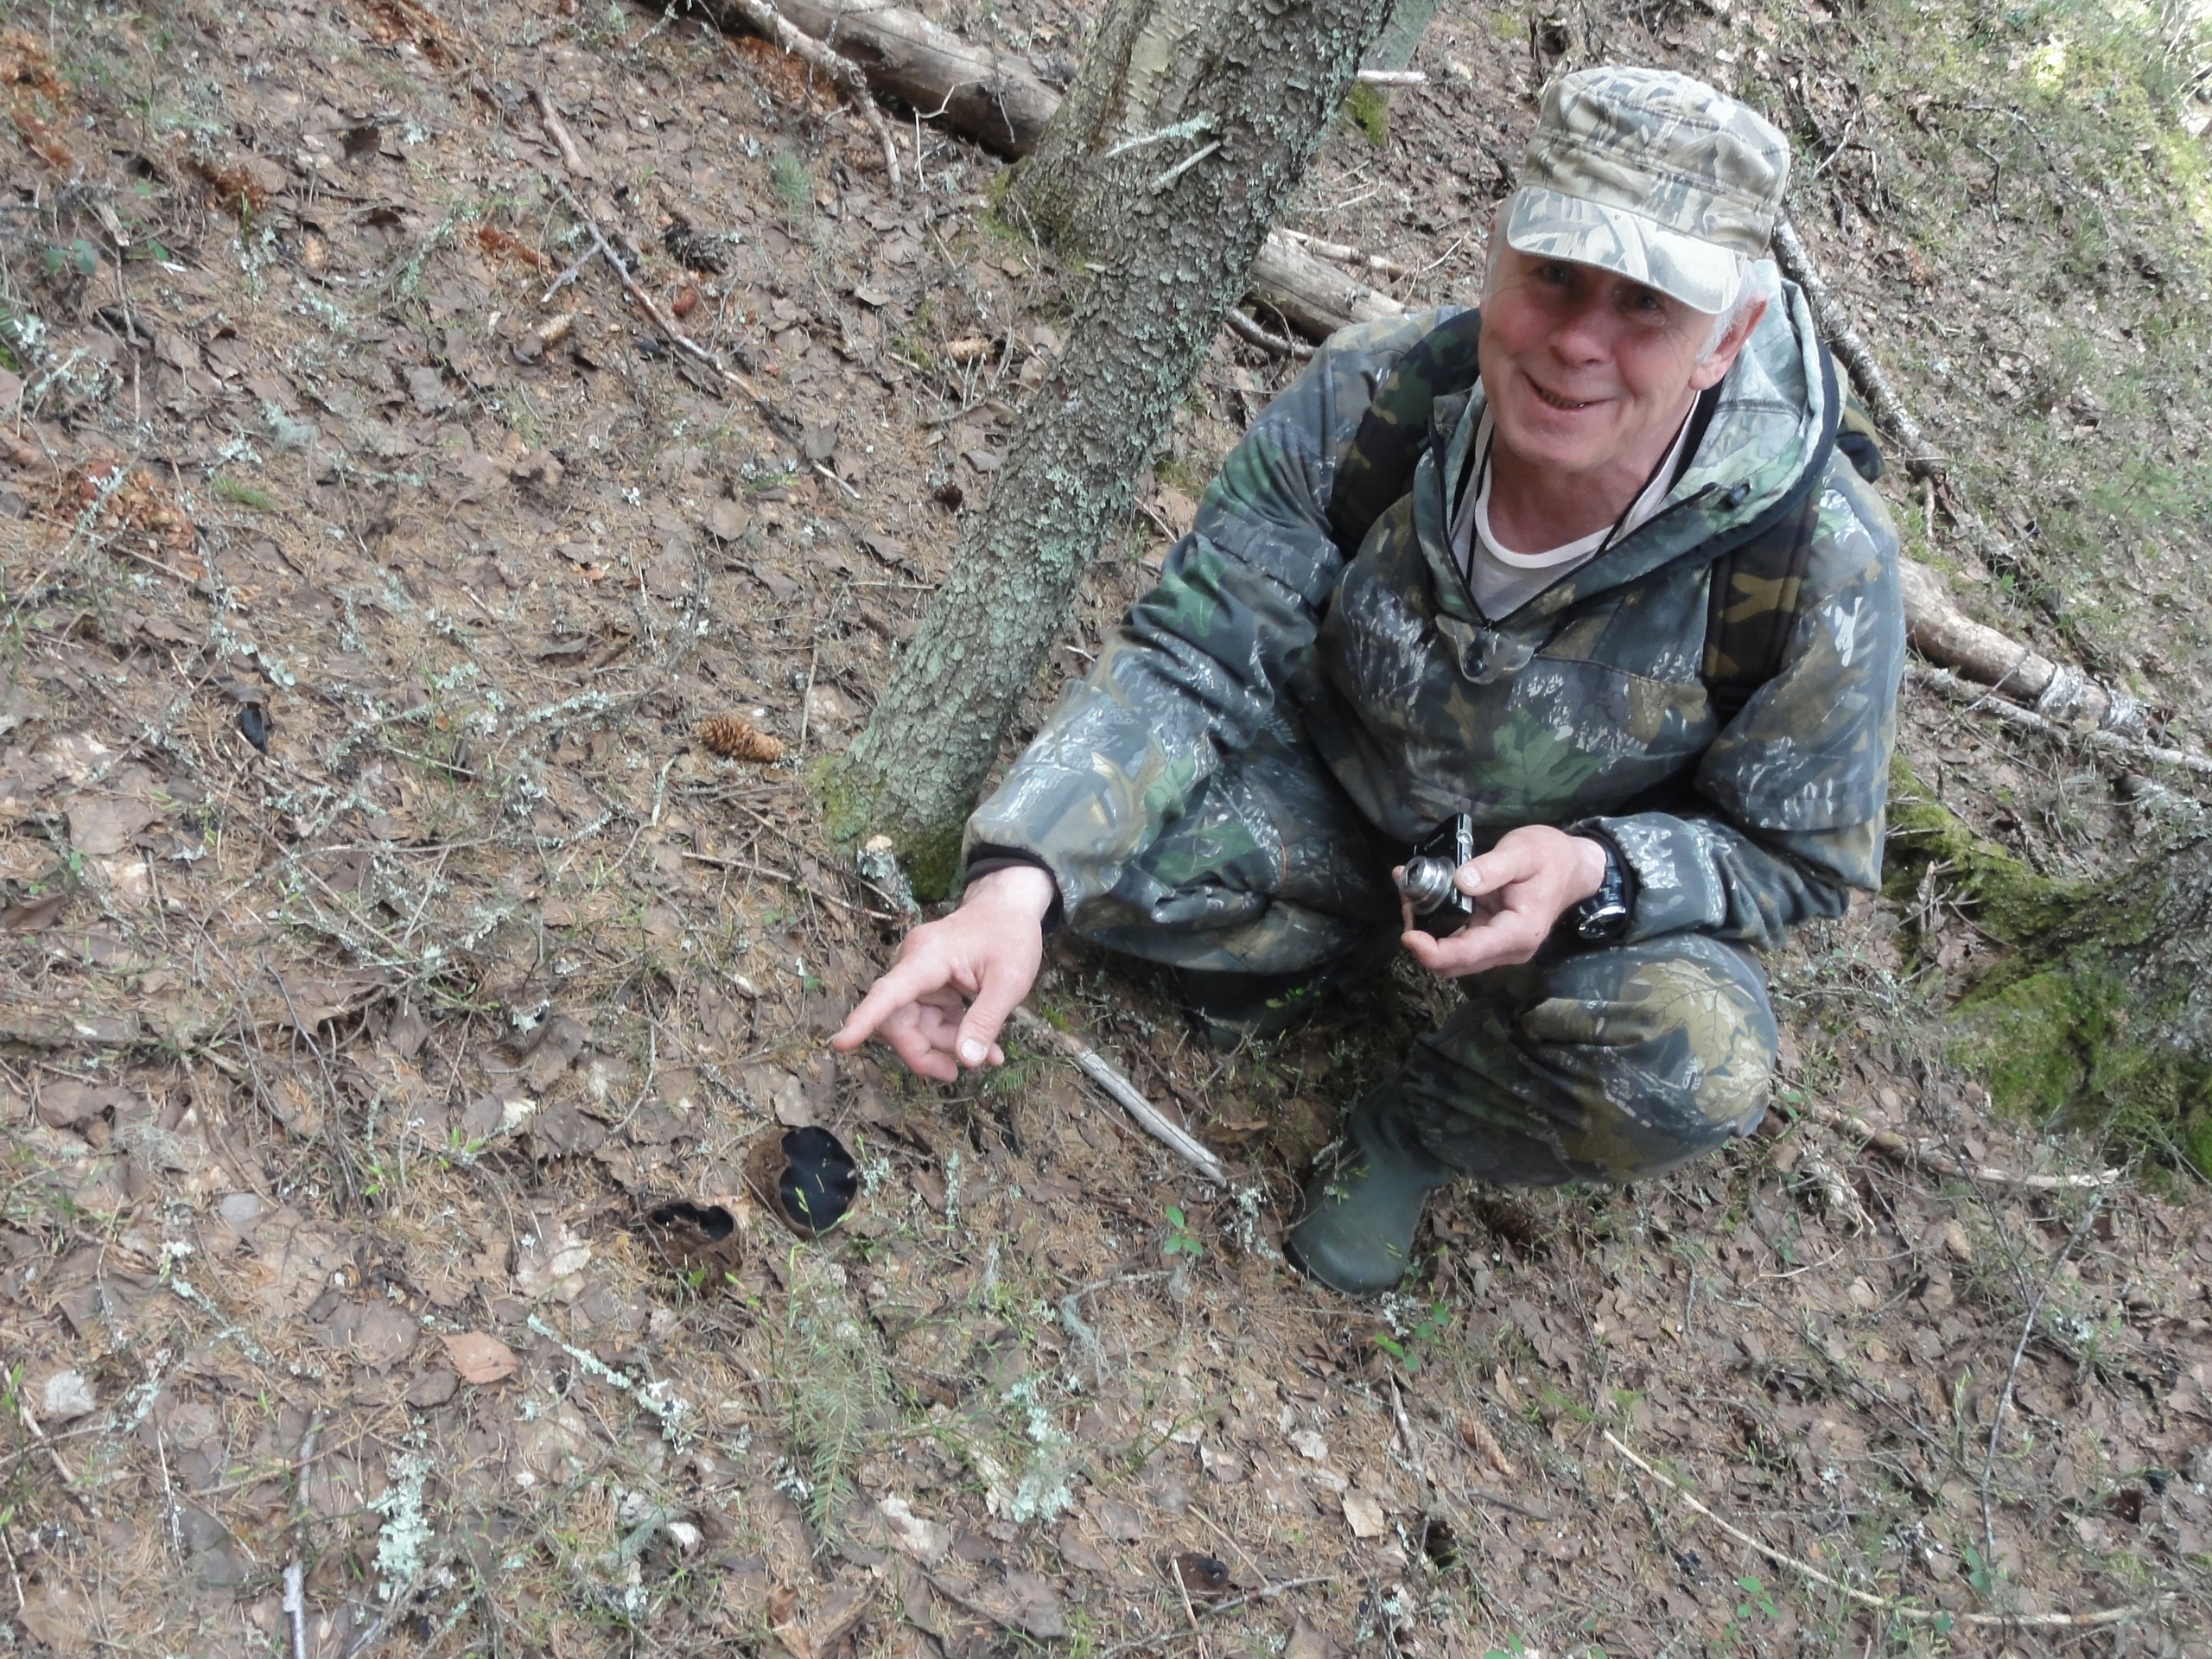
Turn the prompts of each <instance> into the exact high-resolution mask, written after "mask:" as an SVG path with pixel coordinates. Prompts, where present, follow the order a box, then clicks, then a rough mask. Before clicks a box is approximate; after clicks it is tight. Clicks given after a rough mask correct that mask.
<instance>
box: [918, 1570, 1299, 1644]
mask: <svg viewBox="0 0 2212 1659" xmlns="http://www.w3.org/2000/svg"><path fill="white" fill-rule="evenodd" d="M1337 1577H1338V1575H1337V1574H1336V1573H1319V1574H1317V1575H1316V1576H1315V1577H1313V1578H1310V1579H1285V1580H1282V1581H1281V1582H1280V1583H1278V1584H1267V1585H1262V1586H1260V1587H1259V1588H1258V1589H1257V1590H1252V1591H1248V1592H1245V1593H1244V1594H1243V1595H1241V1596H1231V1597H1230V1599H1228V1600H1227V1601H1217V1602H1216V1603H1214V1605H1212V1606H1211V1607H1209V1608H1207V1609H1206V1610H1205V1611H1204V1612H1203V1613H1201V1614H1199V1615H1198V1617H1199V1618H1220V1617H1221V1615H1222V1614H1224V1613H1226V1612H1231V1611H1235V1610H1236V1609H1237V1608H1239V1607H1249V1606H1250V1605H1252V1604H1253V1603H1254V1602H1255V1601H1273V1600H1274V1599H1275V1598H1276V1597H1277V1596H1280V1595H1282V1594H1284V1593H1285V1592H1288V1591H1292V1590H1302V1589H1304V1588H1305V1587H1306V1586H1307V1585H1311V1584H1334V1583H1335V1582H1336V1581H1337ZM930 1582H931V1583H932V1584H936V1583H937V1580H935V1579H931V1580H930ZM943 1587H944V1586H942V1585H939V1586H938V1588H940V1589H942V1588H943ZM955 1599H956V1600H957V1599H958V1598H957V1597H956V1598H955ZM1190 1633H1191V1632H1190V1631H1189V1630H1169V1631H1166V1633H1165V1634H1163V1635H1160V1636H1140V1637H1133V1638H1132V1639H1130V1640H1129V1641H1127V1642H1117V1643H1115V1644H1114V1645H1113V1646H1112V1647H1110V1648H1107V1649H1104V1650H1103V1651H1102V1652H1101V1653H1100V1654H1099V1655H1098V1659H1120V1656H1121V1655H1122V1654H1125V1653H1135V1652H1137V1651H1139V1650H1140V1649H1144V1648H1156V1647H1160V1646H1161V1645H1162V1644H1163V1643H1169V1642H1173V1641H1174V1640H1176V1638H1178V1637H1185V1636H1188V1635H1190Z"/></svg>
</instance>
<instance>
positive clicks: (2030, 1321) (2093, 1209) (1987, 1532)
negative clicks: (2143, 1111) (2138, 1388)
mask: <svg viewBox="0 0 2212 1659" xmlns="http://www.w3.org/2000/svg"><path fill="white" fill-rule="evenodd" d="M2104 1201H2105V1195H2104V1194H2103V1193H2102V1192H2099V1193H2097V1194H2096V1195H2095V1196H2094V1198H2091V1199H2090V1200H2089V1203H2088V1208H2087V1209H2085V1210H2083V1211H2082V1219H2081V1220H2079V1221H2077V1222H2075V1224H2074V1230H2073V1231H2072V1232H2070V1233H2069V1234H2067V1236H2066V1243H2063V1244H2062V1245H2060V1246H2059V1247H2058V1254H2057V1255H2055V1256H2053V1257H2052V1258H2051V1261H2050V1271H2049V1272H2048V1273H2046V1274H2044V1276H2043V1283H2041V1284H2040V1285H2038V1286H2037V1287H2036V1294H2035V1299H2034V1300H2032V1301H2031V1302H2030V1303H2029V1304H2028V1317H2027V1318H2026V1319H2023V1320H2021V1321H2020V1339H2019V1341H2018V1342H2017V1343H2015V1344H2013V1345H2012V1363H2011V1364H2010V1365H2008V1366H2007V1367H2005V1387H2004V1389H2002V1390H2001V1391H2000V1392H1999V1394H1998V1396H1997V1410H1996V1412H1995V1413H1994V1414H1993V1415H1992V1416H1991V1418H1990V1420H1989V1450H1988V1452H1986V1454H1985V1455H1984V1456H1983V1458H1982V1460H1981V1545H1982V1548H1983V1549H1984V1550H1985V1551H1986V1554H1984V1555H1983V1557H1982V1560H1984V1561H1985V1562H1989V1561H1994V1560H1996V1559H1997V1520H1996V1516H1994V1515H1993V1514H1992V1513H1991V1510H1990V1503H1989V1481H1990V1477H1991V1476H1992V1475H1993V1474H1994V1473H1995V1472H1996V1470H1997V1436H1998V1434H1999V1432H2000V1431H2002V1430H2003V1428H2004V1427H2005V1413H2006V1412H2007V1411H2009V1410H2010V1409H2011V1408H2012V1385H2013V1384H2014V1383H2018V1381H2019V1379H2020V1357H2021V1356H2022V1355H2024V1354H2025V1353H2026V1352H2027V1351H2028V1344H2029V1342H2030V1341H2031V1339H2032V1338H2034V1336H2035V1333H2036V1319H2037V1317H2038V1316H2039V1315H2040V1314H2041V1313H2043V1305H2044V1299H2045V1298H2046V1297H2048V1296H2049V1295H2050V1287H2051V1284H2052V1281H2055V1280H2056V1278H2057V1277H2058V1270H2059V1268H2062V1267H2063V1266H2064V1265H2065V1263H2066V1258H2067V1257H2068V1256H2069V1255H2073V1254H2074V1247H2075V1245H2076V1244H2078V1243H2081V1242H2082V1238H2083V1236H2085V1235H2086V1234H2087V1233H2088V1230H2089V1224H2090V1223H2092V1222H2094V1220H2096V1218H2097V1211H2099V1210H2101V1209H2102V1208H2103V1207H2104Z"/></svg>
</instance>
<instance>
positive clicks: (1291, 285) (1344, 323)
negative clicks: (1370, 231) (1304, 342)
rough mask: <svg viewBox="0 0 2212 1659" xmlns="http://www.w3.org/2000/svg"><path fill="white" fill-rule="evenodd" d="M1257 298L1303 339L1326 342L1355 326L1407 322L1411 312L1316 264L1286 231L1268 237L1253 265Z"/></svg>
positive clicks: (1338, 270) (1345, 272) (1321, 263)
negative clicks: (1405, 317) (1393, 319)
mask: <svg viewBox="0 0 2212 1659" xmlns="http://www.w3.org/2000/svg"><path fill="white" fill-rule="evenodd" d="M1251 285H1252V297H1253V298H1254V299H1255V300H1258V301H1259V302H1261V303H1262V305H1266V306H1268V307H1270V308H1273V309H1274V310H1276V311H1279V312H1281V314H1282V316H1283V320H1284V321H1287V322H1288V323H1289V324H1290V325H1291V327H1294V328H1296V329H1297V330H1298V331H1299V332H1300V334H1310V335H1312V336H1313V338H1314V339H1315V340H1326V339H1327V338H1328V337H1329V336H1330V335H1331V334H1334V333H1336V332H1337V330H1338V329H1339V328H1349V327H1351V325H1352V324H1353V323H1355V322H1377V321H1382V320H1383V318H1385V317H1402V316H1403V315H1405V314H1406V308H1405V307H1404V306H1402V305H1401V304H1400V303H1399V302H1397V301H1395V300H1394V299H1392V298H1391V297H1390V296H1389V295H1388V294H1385V293H1384V292H1383V290H1382V289H1379V288H1374V287H1370V285H1369V284H1367V283H1363V282H1361V281H1360V280H1359V278H1358V277H1355V276H1353V275H1352V274H1351V272H1350V271H1348V270H1345V269H1344V267H1343V266H1341V265H1335V264H1330V263H1329V262H1328V261H1327V260H1325V259H1319V258H1316V257H1314V256H1313V255H1312V254H1310V253H1308V252H1307V251H1306V250H1305V249H1304V248H1302V247H1300V246H1299V245H1298V244H1297V243H1295V242H1294V241H1292V240H1291V239H1290V238H1288V237H1287V236H1285V235H1284V234H1283V233H1282V232H1281V231H1270V232H1268V239H1267V241H1266V242H1265V243H1264V244H1262V246H1261V248H1260V257H1258V258H1256V259H1255V260H1254V261H1253V262H1252V276H1251Z"/></svg>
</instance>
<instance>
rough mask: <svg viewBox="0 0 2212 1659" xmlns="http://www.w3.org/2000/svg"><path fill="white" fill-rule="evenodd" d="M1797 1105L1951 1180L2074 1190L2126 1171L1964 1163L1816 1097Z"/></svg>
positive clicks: (2095, 1186) (1815, 1117)
mask: <svg viewBox="0 0 2212 1659" xmlns="http://www.w3.org/2000/svg"><path fill="white" fill-rule="evenodd" d="M1795 1109H1796V1110H1797V1111H1800V1112H1802V1113H1803V1114H1804V1115H1805V1116H1807V1117H1809V1118H1811V1119H1812V1120H1813V1121H1814V1122H1815V1123H1821V1124H1825V1125H1827V1127H1828V1128H1832V1129H1840V1130H1842V1131H1845V1132H1847V1133H1848V1134H1851V1135H1857V1136H1858V1137H1859V1139H1860V1140H1862V1141H1866V1143H1867V1145H1869V1146H1871V1147H1874V1148H1875V1149H1876V1150H1877V1151H1878V1152H1885V1153H1887V1154H1889V1155H1890V1156H1891V1157H1892V1158H1894V1159H1896V1160H1897V1161H1898V1162H1900V1163H1907V1164H1918V1165H1919V1166H1921V1167H1922V1168H1923V1169H1925V1170H1927V1171H1928V1172H1929V1173H1931V1174H1935V1175H1941V1176H1943V1177H1945V1178H1946V1179H1949V1180H1955V1181H1986V1182H1987V1183H1989V1184H1990V1185H1992V1186H2020V1187H2026V1188H2028V1189H2029V1190H2030V1191H2032V1192H2086V1191H2094V1190H2095V1189H2098V1188H2101V1187H2108V1186H2111V1185H2113V1184H2114V1183H2115V1182H2117V1181H2118V1180H2119V1179H2120V1176H2121V1175H2122V1174H2123V1173H2125V1172H2124V1171H2121V1170H2118V1169H2101V1170H2099V1171H2097V1172H2096V1173H2094V1174H2088V1175H2022V1174H2018V1173H2014V1172H2013V1171H2012V1170H2009V1169H1999V1168H1997V1167H1996V1166H1993V1165H1990V1164H1962V1163H1961V1162H1960V1161H1959V1160H1957V1159H1955V1158H1952V1157H1949V1156H1948V1155H1946V1154H1943V1153H1940V1152H1938V1151H1936V1149H1935V1147H1931V1146H1927V1145H1925V1144H1923V1145H1919V1146H1916V1145H1914V1144H1913V1143H1912V1142H1911V1141H1908V1140H1906V1139H1905V1138H1904V1136H1903V1135H1898V1134H1897V1133H1896V1132H1895V1131H1893V1130H1890V1129H1878V1128H1875V1127H1874V1126H1873V1125H1872V1124H1871V1123H1869V1122H1867V1121H1866V1119H1865V1118H1863V1117H1861V1116H1859V1115H1858V1114H1857V1113H1856V1112H1847V1111H1842V1110H1840V1109H1837V1108H1836V1107H1834V1106H1823V1105H1821V1103H1819V1102H1818V1101H1812V1100H1808V1101H1806V1102H1804V1103H1802V1104H1801V1105H1799V1106H1797V1107H1796V1108H1795Z"/></svg>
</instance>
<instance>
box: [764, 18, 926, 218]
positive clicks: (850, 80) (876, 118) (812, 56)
mask: <svg viewBox="0 0 2212 1659" xmlns="http://www.w3.org/2000/svg"><path fill="white" fill-rule="evenodd" d="M722 3H724V4H726V5H728V7H729V8H730V9H731V10H733V11H734V12H736V13H737V14H738V16H741V17H742V18H744V19H745V21H746V22H747V24H749V25H750V26H751V27H752V29H753V33H755V34H756V35H760V36H762V37H763V38H764V39H766V40H771V41H774V42H775V43H776V44H777V45H778V46H780V47H782V48H784V50H785V51H786V52H788V53H790V54H791V55H792V56H793V57H795V58H798V59H799V60H802V61H803V62H805V63H808V64H811V65H812V66H813V67H815V68H817V69H819V70H820V71H821V72H822V73H823V74H825V75H827V76H829V79H832V80H834V81H836V83H837V85H839V86H842V87H843V88H844V89H845V91H846V92H847V94H848V95H849V96H850V97H851V99H852V100H853V105H854V107H855V108H856V109H857V110H859V111H860V112H861V119H862V120H864V121H866V122H867V123H868V130H869V131H870V132H872V133H874V135H875V141H876V143H879V144H880V145H882V146H883V165H884V168H885V169H886V170H887V171H888V172H889V173H890V175H891V188H892V189H893V191H894V192H903V191H904V190H905V189H906V185H905V183H904V182H903V181H901V180H900V178H899V152H898V149H896V148H895V147H894V145H893V143H892V138H891V128H890V126H889V125H888V124H887V123H886V122H885V120H884V118H883V111H881V110H880V109H878V108H877V107H876V103H875V94H874V92H871V91H870V90H869V88H868V77H867V76H866V75H864V74H862V73H861V67H860V65H858V64H856V63H855V62H854V61H853V60H851V59H850V58H848V57H846V56H844V55H843V54H841V53H838V52H836V51H833V50H831V49H830V48H829V47H827V46H824V45H823V43H822V42H821V41H817V40H816V39H815V38H814V37H813V36H812V35H808V34H805V33H804V32H803V31H802V30H800V29H798V27H797V26H796V25H794V24H793V23H792V22H791V19H789V18H788V17H786V16H784V14H783V13H782V12H780V11H779V10H776V9H775V7H773V6H772V5H770V4H769V3H768V0H722Z"/></svg>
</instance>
